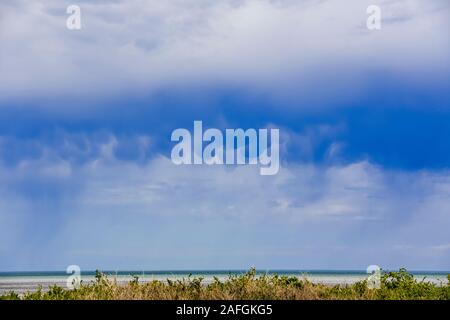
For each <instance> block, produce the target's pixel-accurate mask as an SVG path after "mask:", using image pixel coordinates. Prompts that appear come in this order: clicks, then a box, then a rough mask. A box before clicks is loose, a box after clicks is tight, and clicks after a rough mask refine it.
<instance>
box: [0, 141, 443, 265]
mask: <svg viewBox="0 0 450 320" xmlns="http://www.w3.org/2000/svg"><path fill="white" fill-rule="evenodd" d="M113 141H118V139H116V138H115V137H111V139H110V140H109V141H104V142H102V144H103V145H104V146H105V148H106V149H107V150H108V152H103V153H101V152H100V153H99V154H98V157H97V158H96V159H92V160H90V161H87V162H84V163H82V164H76V163H71V162H70V161H67V160H62V159H60V160H58V159H57V158H55V157H53V156H52V157H49V158H48V155H49V153H47V155H44V156H43V157H42V158H40V159H35V160H28V161H27V162H26V163H23V162H22V163H19V164H17V165H15V166H13V167H5V166H1V167H0V179H1V180H2V181H4V182H5V184H3V185H2V186H1V187H0V221H1V223H0V235H1V239H0V240H1V241H2V243H3V246H2V247H0V251H1V252H2V255H3V256H8V259H7V260H5V259H1V261H2V265H3V267H4V268H18V267H19V266H24V267H25V268H39V267H41V268H42V267H43V266H53V268H55V266H62V267H63V266H64V263H66V262H67V263H74V261H73V260H77V259H78V260H79V261H81V262H82V263H85V264H89V265H90V266H92V267H100V266H115V267H117V266H121V265H123V266H125V265H124V263H128V266H132V265H133V264H134V266H136V265H138V266H142V265H149V264H150V265H151V266H152V267H155V265H156V266H159V267H163V268H164V267H166V268H167V267H168V266H171V267H187V266H189V267H194V265H193V264H195V263H196V262H198V263H199V264H197V265H195V266H205V267H230V265H233V266H239V267H246V266H248V265H246V263H249V265H250V264H251V263H252V259H255V260H254V261H253V263H259V265H261V264H263V265H265V266H267V267H276V266H278V267H294V266H297V267H304V266H305V264H306V265H307V266H320V265H322V267H323V265H327V266H329V267H330V268H332V267H339V266H340V267H345V266H347V267H351V266H353V267H355V265H358V266H361V268H363V267H365V263H368V264H370V263H375V262H376V263H378V264H380V265H383V266H389V267H399V266H402V265H405V266H408V267H410V268H438V269H439V268H440V269H445V268H448V265H449V262H450V261H449V260H448V255H446V248H447V247H445V246H442V243H448V241H449V238H448V230H447V229H448V228H447V226H448V225H449V223H450V220H449V219H450V217H449V216H448V212H450V173H449V172H447V171H439V172H429V171H422V172H413V173H408V172H401V171H388V170H386V169H383V168H380V167H377V166H375V165H373V164H371V163H369V162H367V161H361V162H355V163H352V164H347V165H329V166H318V165H306V164H297V165H294V164H290V165H289V164H288V165H285V166H282V168H281V170H280V172H279V174H278V175H276V176H272V177H262V176H260V175H259V172H258V169H257V167H251V166H244V167H237V168H226V167H224V166H211V167H208V166H194V165H192V166H175V165H173V164H172V163H171V161H170V160H169V159H167V158H165V157H163V156H159V157H156V158H153V159H152V160H150V161H148V162H146V163H142V164H137V163H135V162H130V161H122V160H119V159H117V158H116V157H115V154H114V149H115V147H114V143H112V142H113ZM100 149H102V150H103V148H100ZM9 239H11V242H10V240H9ZM5 241H6V243H8V245H7V246H6V245H4V244H5ZM398 244H407V245H408V246H410V247H411V248H414V250H412V252H411V250H409V249H408V250H406V249H405V250H403V251H402V250H400V253H399V247H398ZM314 248H315V249H314ZM336 248H341V249H336ZM342 248H344V249H342ZM345 248H347V249H345ZM430 248H435V249H433V250H431V251H430ZM319 251H320V252H319ZM349 251H351V252H352V254H351V255H349ZM88 252H97V253H98V254H96V255H94V256H93V255H91V254H87V253H88ZM168 252H171V253H172V255H171V256H170V257H169V256H168ZM239 252H240V253H239ZM258 252H266V253H267V254H266V255H258V254H257V253H258ZM271 252H272V253H271ZM277 252H278V253H277ZM219 253H221V254H222V258H221V259H225V260H226V258H229V260H228V265H227V264H226V261H223V262H221V263H223V264H220V263H219V261H221V260H220V259H219V260H217V255H218V254H219ZM253 253H254V254H253ZM342 255H343V256H345V257H346V258H342ZM130 256H132V257H134V258H132V259H131V258H130V260H128V258H127V259H126V260H123V259H122V258H123V257H130ZM339 256H340V257H341V258H339ZM199 257H201V258H200V260H196V259H198V258H199ZM275 257H277V258H276V259H275ZM202 259H203V260H202ZM273 259H275V260H273ZM271 261H272V262H271ZM274 261H276V262H274ZM305 261H306V262H305ZM75 262H76V261H75ZM81 262H80V263H81ZM302 263H303V265H302ZM368 264H367V265H368Z"/></svg>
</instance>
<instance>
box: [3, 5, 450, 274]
mask: <svg viewBox="0 0 450 320" xmlns="http://www.w3.org/2000/svg"><path fill="white" fill-rule="evenodd" d="M72 4H76V5H78V6H79V7H80V8H81V25H82V27H81V29H80V30H69V29H67V27H66V19H67V18H68V16H69V15H68V14H67V13H66V9H67V7H68V6H69V5H72ZM372 4H375V5H378V6H379V7H380V8H381V13H382V20H381V29H380V30H368V29H367V27H366V20H367V18H368V14H367V13H366V9H367V7H368V6H369V5H372ZM449 7H450V4H449V3H448V1H447V0H431V1H430V0H428V1H426V0H396V1H381V0H370V1H366V0H349V1H346V2H345V5H343V2H342V1H338V0H322V1H319V0H298V1H296V0H217V1H206V0H196V1H194V0H184V1H181V0H167V1H151V0H128V1H124V0H98V1H87V0H70V1H66V0H47V1H44V0H36V1H26V0H14V1H12V0H3V1H1V2H0V271H24V270H30V271H33V270H35V271H36V270H39V271H42V270H65V269H66V268H67V266H69V265H74V264H75V265H79V266H80V267H81V269H82V270H95V269H103V270H121V269H122V270H130V269H134V270H144V269H145V270H162V269H166V270H167V269H169V270H176V269H246V268H250V267H251V266H255V267H257V268H260V269H352V270H365V269H366V268H367V266H369V265H373V264H376V265H379V266H381V267H382V268H384V269H398V268H400V267H406V268H408V269H410V270H450V233H449V232H448V230H449V227H450V142H449V137H450V37H449V31H448V30H450V28H449V27H450V26H449V24H450V15H449V9H450V8H449ZM194 120H201V121H203V125H204V127H208V128H219V129H220V130H225V129H227V128H244V129H247V128H279V129H280V161H281V168H280V171H279V173H278V174H276V175H273V176H261V175H260V174H259V169H258V168H257V167H255V166H207V165H203V166H187V165H185V166H183V165H181V166H176V165H174V164H173V163H172V161H171V159H170V153H171V149H172V147H173V146H174V143H173V142H171V141H170V135H171V132H172V131H173V130H174V129H176V128H187V129H188V130H192V129H193V122H194Z"/></svg>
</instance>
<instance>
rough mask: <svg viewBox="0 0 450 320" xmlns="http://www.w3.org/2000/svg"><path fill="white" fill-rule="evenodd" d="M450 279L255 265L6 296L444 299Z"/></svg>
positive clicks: (99, 279)
mask: <svg viewBox="0 0 450 320" xmlns="http://www.w3.org/2000/svg"><path fill="white" fill-rule="evenodd" d="M448 280H449V282H448V283H447V284H441V285H437V284H434V283H430V282H427V281H425V279H423V280H422V281H418V280H416V279H415V278H414V277H413V276H412V275H411V274H409V273H408V272H407V271H406V270H405V269H400V271H398V272H388V273H384V274H382V276H381V285H380V288H379V289H369V288H368V287H367V281H366V280H364V281H360V282H357V283H355V284H351V285H335V286H329V285H324V284H314V283H311V282H310V281H308V280H306V279H299V278H297V277H288V276H278V275H263V276H258V275H256V271H255V270H254V269H252V270H250V271H249V272H247V273H246V274H244V275H240V276H236V275H230V276H229V278H228V279H227V280H225V281H220V280H219V279H217V278H215V279H214V281H212V282H211V283H209V284H204V283H203V282H202V281H203V279H202V278H195V277H194V278H193V277H188V278H187V279H183V280H176V281H172V280H167V281H165V282H163V281H151V282H139V281H138V279H137V277H134V279H133V280H132V281H130V282H129V283H127V284H122V285H120V284H118V283H117V282H116V280H115V279H108V278H107V277H106V276H105V275H104V274H102V273H100V272H98V273H97V276H96V280H95V281H94V282H92V283H89V284H83V283H82V284H81V286H80V287H79V288H78V289H74V290H69V289H64V288H61V287H58V286H52V287H50V288H49V290H42V288H40V289H39V290H38V291H35V292H29V293H26V294H23V295H18V294H16V293H14V292H11V293H9V294H7V295H4V296H0V299H24V300H68V299H83V300H99V299H100V300H110V299H114V300H115V299H119V300H128V299H136V300H142V299H156V300H160V299H169V300H177V299H186V300H197V299H216V300H223V299H226V300H241V299H248V300H259V299H283V300H292V299H300V300H302V299H308V300H316V299H345V300H359V299H366V300H367V299H370V300H373V299H402V300H403V299H443V300H450V285H449V283H450V275H448Z"/></svg>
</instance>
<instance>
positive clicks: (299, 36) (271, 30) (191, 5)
mask: <svg viewBox="0 0 450 320" xmlns="http://www.w3.org/2000/svg"><path fill="white" fill-rule="evenodd" d="M369 2H370V3H369ZM375 2H377V1H375ZM69 4H73V1H57V0H52V1H32V2H30V1H14V2H13V1H6V2H5V1H3V2H2V4H1V5H0V6H1V12H2V13H1V24H2V28H1V29H2V31H0V32H1V33H0V35H1V41H2V50H1V51H0V68H1V70H2V72H1V75H0V88H1V89H0V97H1V100H0V102H1V101H3V104H5V101H6V102H8V101H9V102H11V101H15V100H16V101H17V100H27V99H35V98H36V97H39V98H41V99H44V98H47V99H49V97H52V98H56V97H67V96H70V97H71V99H73V98H75V97H78V98H79V97H81V96H82V97H99V96H105V95H108V96H110V95H111V93H112V92H115V93H122V94H123V93H128V94H129V93H132V94H143V93H148V92H157V91H158V90H162V89H163V88H167V87H169V88H174V87H175V88H176V87H183V88H186V87H187V86H194V87H195V86H200V87H204V86H205V85H207V86H224V85H225V86H230V87H236V86H238V87H246V88H249V89H250V90H259V91H267V90H269V91H270V93H271V95H274V96H275V97H276V98H277V99H289V98H292V96H294V97H295V98H296V99H302V100H301V101H304V105H305V107H306V105H307V104H308V103H310V104H313V103H317V102H318V101H319V102H320V101H322V100H323V99H325V100H326V101H325V102H330V101H336V100H343V101H346V99H347V100H348V99H349V98H350V97H352V98H354V97H355V96H357V95H358V94H364V93H365V90H366V88H367V86H368V85H369V84H370V78H368V77H367V75H368V74H369V75H370V74H371V73H372V75H373V73H376V72H379V71H380V70H384V71H385V72H387V73H388V74H390V75H391V76H392V75H397V77H399V78H403V79H404V80H405V78H407V79H409V80H407V81H408V82H410V85H413V86H414V85H418V84H420V85H424V84H427V83H429V81H430V80H431V79H433V81H436V80H439V79H440V80H445V79H446V78H445V77H446V76H445V75H446V74H448V71H449V67H450V65H449V60H448V56H449V53H450V52H449V49H450V46H449V40H448V36H447V32H446V30H448V27H449V25H448V23H449V22H448V21H449V16H448V12H449V11H448V3H447V2H446V1H424V0H405V1H395V2H391V1H389V2H388V1H378V4H379V5H380V6H381V7H382V10H383V17H384V19H385V20H384V22H383V23H384V24H383V28H382V30H380V31H379V32H370V31H369V30H367V29H366V28H365V23H366V18H367V14H366V8H367V6H368V5H369V4H373V1H357V0H353V1H351V2H347V3H346V4H345V5H342V3H341V2H340V1H334V0H330V1H306V0H305V1H291V0H278V1H269V0H264V1H254V0H247V1H244V0H242V1H241V0H221V1H213V2H211V1H176V0H173V1H163V2H161V1H150V0H132V1H119V0H118V1H95V2H92V1H79V5H80V7H81V9H82V30H80V31H69V30H67V29H66V27H65V20H66V18H67V14H66V13H65V10H66V7H67V6H68V5H69ZM413 78H414V80H413ZM323 88H326V90H327V95H325V96H324V95H322V94H320V91H322V90H323ZM67 99H69V98H66V100H67ZM69 100H70V99H69ZM68 102H70V101H68ZM64 107H67V106H64V105H62V104H61V103H60V104H59V108H64Z"/></svg>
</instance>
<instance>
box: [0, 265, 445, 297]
mask: <svg viewBox="0 0 450 320" xmlns="http://www.w3.org/2000/svg"><path fill="white" fill-rule="evenodd" d="M245 272H246V270H157V271H137V270H135V271H131V270H120V271H103V273H105V274H106V275H107V276H108V277H109V278H115V279H116V280H117V282H118V283H126V282H128V281H130V280H132V279H133V276H138V277H139V281H140V282H145V281H151V280H161V281H165V280H167V279H171V280H176V279H183V278H187V277H189V276H191V277H202V278H203V279H204V280H203V282H204V283H208V282H210V281H212V280H213V279H214V277H217V278H219V279H221V280H225V279H226V278H228V277H229V275H240V274H244V273H245ZM411 273H412V274H413V275H414V276H415V277H416V278H417V279H418V280H422V279H425V280H426V281H430V282H434V283H437V284H446V283H447V274H448V273H450V272H444V271H412V272H411ZM257 274H258V275H262V274H279V275H289V276H296V277H299V278H307V279H308V280H310V281H312V282H315V283H324V284H330V285H333V284H351V283H354V282H356V281H360V280H364V279H365V278H367V276H368V274H367V273H366V272H365V271H361V270H258V271H257ZM68 276H69V274H67V273H66V272H64V271H45V272H0V294H2V293H5V292H9V291H15V292H17V293H23V292H26V291H34V290H37V289H38V288H39V286H42V288H43V289H46V288H47V287H48V286H50V285H55V284H56V285H60V286H63V287H64V286H66V281H67V278H68ZM81 280H82V281H83V282H84V283H89V282H91V281H94V280H95V271H87V272H86V271H85V272H82V273H81Z"/></svg>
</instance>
